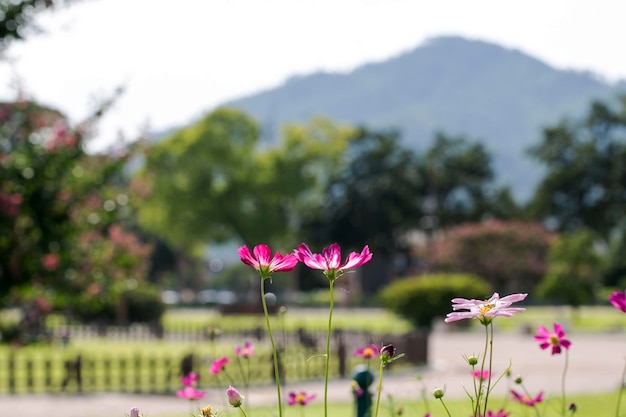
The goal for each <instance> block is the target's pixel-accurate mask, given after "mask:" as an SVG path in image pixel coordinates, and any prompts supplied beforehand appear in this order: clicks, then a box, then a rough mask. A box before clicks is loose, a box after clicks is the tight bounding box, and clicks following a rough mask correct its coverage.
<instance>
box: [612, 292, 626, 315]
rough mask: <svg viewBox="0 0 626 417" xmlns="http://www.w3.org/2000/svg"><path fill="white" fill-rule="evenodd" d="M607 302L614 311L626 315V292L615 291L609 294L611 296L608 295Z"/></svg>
mask: <svg viewBox="0 0 626 417" xmlns="http://www.w3.org/2000/svg"><path fill="white" fill-rule="evenodd" d="M609 301H610V302H611V304H613V305H614V306H615V308H616V309H618V310H622V311H623V312H624V313H626V290H624V291H620V290H617V291H615V292H613V293H611V295H609Z"/></svg>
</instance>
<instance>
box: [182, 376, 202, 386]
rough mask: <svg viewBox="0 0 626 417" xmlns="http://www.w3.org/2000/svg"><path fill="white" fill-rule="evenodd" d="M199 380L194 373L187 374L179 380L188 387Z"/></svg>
mask: <svg viewBox="0 0 626 417" xmlns="http://www.w3.org/2000/svg"><path fill="white" fill-rule="evenodd" d="M199 379H200V375H198V374H197V373H195V372H189V373H188V374H187V375H185V376H184V377H182V378H181V379H180V382H181V384H183V385H184V386H186V387H188V386H190V385H193V384H195V383H196V382H198V380H199Z"/></svg>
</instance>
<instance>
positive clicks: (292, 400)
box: [287, 391, 315, 406]
mask: <svg viewBox="0 0 626 417" xmlns="http://www.w3.org/2000/svg"><path fill="white" fill-rule="evenodd" d="M314 398H315V394H311V395H306V392H304V391H300V392H299V393H297V394H296V393H295V392H293V391H292V392H290V393H289V401H288V402H287V404H289V405H296V404H299V405H302V406H304V405H307V404H308V403H310V402H311V401H313V399H314Z"/></svg>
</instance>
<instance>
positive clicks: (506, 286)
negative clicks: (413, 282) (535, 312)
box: [422, 220, 552, 294]
mask: <svg viewBox="0 0 626 417" xmlns="http://www.w3.org/2000/svg"><path fill="white" fill-rule="evenodd" d="M551 241H552V235H551V234H550V233H549V232H547V231H546V230H545V229H544V227H543V226H541V225H540V224H538V223H528V222H521V221H509V222H504V221H497V220H490V221H484V222H481V223H468V224H464V225H461V226H458V227H455V228H451V229H449V230H448V231H447V232H446V233H445V234H442V236H441V237H440V238H439V239H437V240H435V241H434V242H433V243H432V245H429V246H427V247H423V248H422V256H423V257H424V258H425V259H426V260H427V262H428V267H429V268H431V269H432V270H435V271H444V272H467V273H471V274H476V275H478V276H480V277H482V278H484V279H486V280H487V281H488V282H489V283H490V284H491V286H492V287H493V288H495V289H496V290H497V291H498V292H499V293H501V294H512V293H532V292H533V290H534V289H535V287H536V285H537V284H538V283H539V281H541V279H542V278H543V276H544V274H545V272H546V268H547V254H548V249H549V247H550V243H551Z"/></svg>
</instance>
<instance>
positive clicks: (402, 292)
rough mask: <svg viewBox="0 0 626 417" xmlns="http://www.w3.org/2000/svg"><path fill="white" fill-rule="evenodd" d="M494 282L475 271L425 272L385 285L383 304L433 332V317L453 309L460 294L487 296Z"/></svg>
mask: <svg viewBox="0 0 626 417" xmlns="http://www.w3.org/2000/svg"><path fill="white" fill-rule="evenodd" d="M491 294H492V291H491V285H490V284H489V283H488V282H487V281H485V280H484V279H482V278H480V277H478V276H476V275H471V274H425V275H420V276H417V277H410V278H403V279H398V280H395V281H394V282H392V283H391V284H389V285H388V286H386V287H385V288H383V290H382V292H381V294H380V296H381V300H382V303H383V305H384V306H385V307H386V308H388V309H389V310H391V311H393V312H394V313H396V314H398V315H399V316H401V317H403V318H405V319H407V320H409V321H410V322H411V323H412V324H413V326H415V327H416V328H417V329H421V330H427V331H430V330H431V328H432V324H433V319H434V318H436V317H443V316H445V315H446V314H447V313H449V312H450V311H452V301H451V300H452V299H453V298H457V297H462V298H475V299H479V300H482V299H487V298H489V297H490V296H491Z"/></svg>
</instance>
